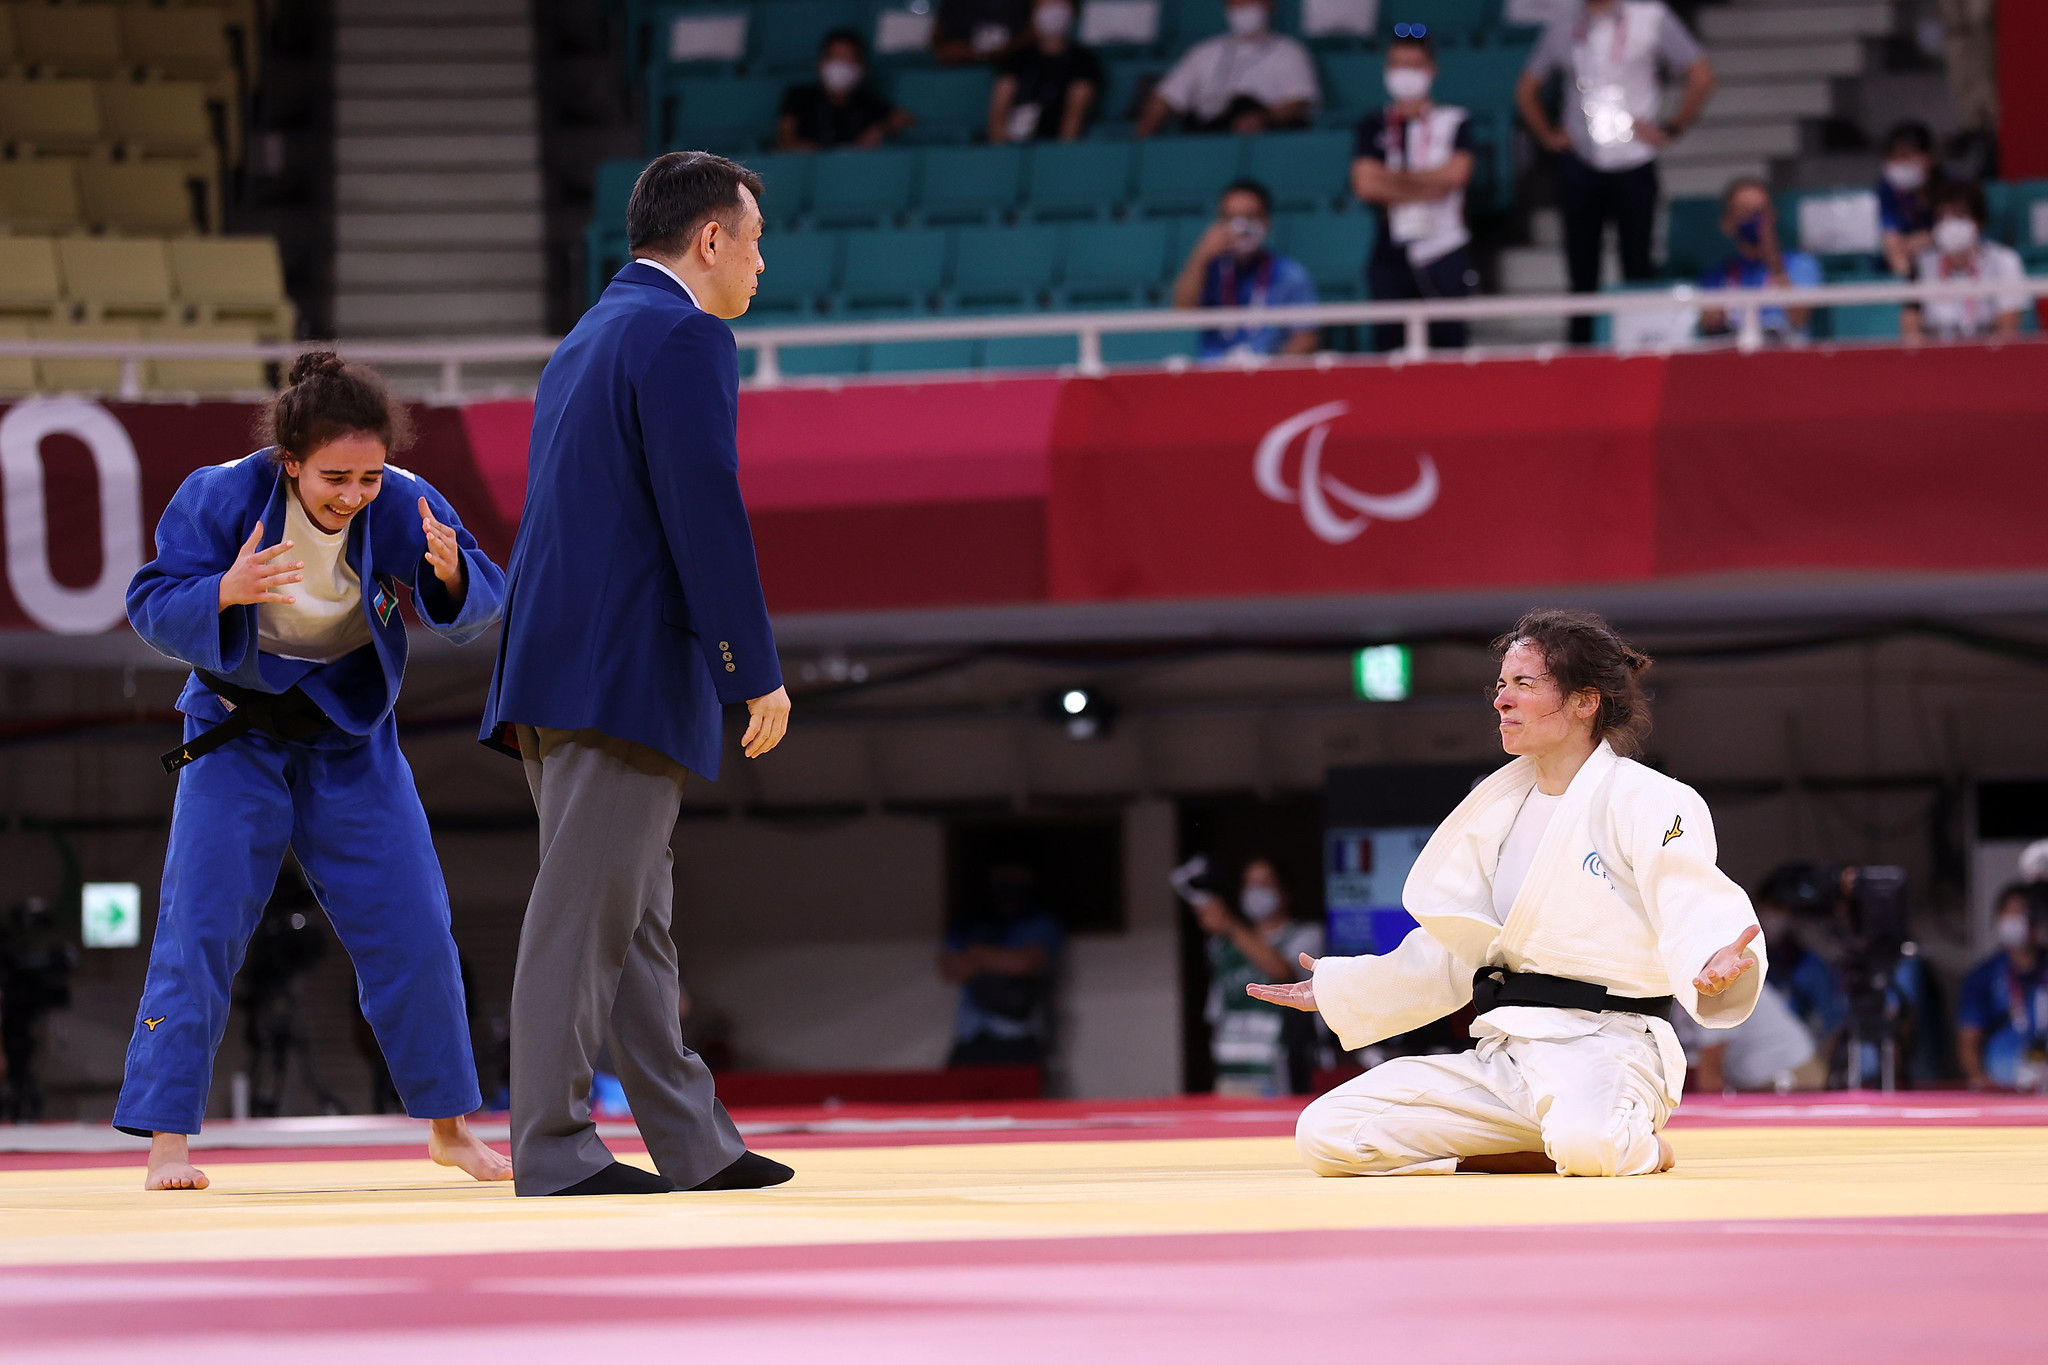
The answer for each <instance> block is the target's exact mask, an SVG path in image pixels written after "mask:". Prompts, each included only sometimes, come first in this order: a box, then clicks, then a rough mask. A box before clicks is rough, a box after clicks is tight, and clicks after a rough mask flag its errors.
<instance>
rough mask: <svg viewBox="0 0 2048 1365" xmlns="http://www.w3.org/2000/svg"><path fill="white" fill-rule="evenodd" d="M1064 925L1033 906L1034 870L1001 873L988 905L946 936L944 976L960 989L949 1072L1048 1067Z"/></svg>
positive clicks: (941, 964)
mask: <svg viewBox="0 0 2048 1365" xmlns="http://www.w3.org/2000/svg"><path fill="white" fill-rule="evenodd" d="M1063 937H1064V936H1063V934H1062V933H1061V930H1060V926H1059V921H1057V920H1055V919H1054V918H1053V917H1052V916H1051V915H1049V914H1047V913H1046V912H1045V911H1044V910H1043V909H1042V908H1040V907H1039V906H1037V905H1034V904H1033V903H1032V900H1031V870H1030V869H1029V868H1027V867H1022V866H1007V867H999V868H997V869H995V871H994V872H993V873H991V874H990V876H989V895H988V900H987V902H986V903H985V904H984V905H983V906H981V907H980V908H979V909H978V910H977V911H976V912H974V913H972V914H969V915H968V916H967V917H965V918H964V919H963V920H962V921H961V922H960V923H959V924H957V925H955V926H954V927H953V928H952V929H951V930H950V931H949V932H948V933H947V934H946V941H945V945H944V947H943V948H941V949H940V952H939V975H940V976H941V977H943V978H944V979H945V980H946V981H947V982H948V983H949V984H951V985H955V986H958V987H959V988H960V1005H959V1008H958V1010H957V1011H956V1012H955V1014H954V1016H953V1050H952V1052H951V1054H950V1055H948V1057H947V1058H946V1065H947V1066H1042V1065H1044V1063H1045V1060H1046V1057H1047V1056H1048V1054H1049V1053H1050V1052H1051V1050H1052V1023H1053V1020H1052V997H1053V983H1054V980H1055V977H1056V975H1057V972H1058V969H1059V956H1060V946H1061V942H1062V939H1063Z"/></svg>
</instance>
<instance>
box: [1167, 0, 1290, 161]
mask: <svg viewBox="0 0 2048 1365" xmlns="http://www.w3.org/2000/svg"><path fill="white" fill-rule="evenodd" d="M1223 15H1224V18H1225V19H1227V20H1228V21H1229V23H1230V32H1228V33H1221V34H1218V35H1217V36H1216V37H1214V38H1206V39H1204V40H1203V41H1201V42H1199V43H1196V44H1195V45H1194V46H1193V47H1191V48H1189V49H1188V50H1187V52H1186V53H1184V54H1183V55H1182V56H1181V59H1180V60H1179V61H1177V62H1175V63H1174V64H1173V69H1172V70H1171V71H1168V72H1167V73H1166V75H1165V76H1164V77H1162V78H1161V79H1160V81H1159V84H1158V85H1156V86H1154V87H1153V88H1152V93H1151V95H1150V96H1149V97H1148V98H1147V99H1146V101H1145V109H1144V112H1143V113H1141V114H1139V116H1138V126H1137V128H1136V130H1135V131H1136V133H1137V135H1138V136H1139V137H1150V136H1152V135H1153V134H1154V133H1156V132H1158V131H1159V129H1160V128H1161V127H1162V126H1163V125H1164V124H1165V123H1166V120H1167V117H1168V116H1169V115H1174V116H1177V117H1178V118H1179V119H1180V120H1181V123H1182V126H1184V127H1185V128H1186V129H1187V130H1188V131H1189V132H1191V133H1199V132H1210V133H1220V132H1230V133H1262V132H1265V131H1267V130H1269V129H1273V128H1299V127H1302V126H1304V125H1305V124H1307V122H1308V121H1309V119H1310V117H1311V116H1312V115H1314V113H1315V110H1316V105H1317V104H1318V103H1320V102H1321V100H1322V92H1321V90H1320V89H1319V88H1318V87H1317V85H1316V67H1315V62H1314V61H1313V60H1312V59H1311V58H1310V57H1309V55H1308V49H1307V48H1305V47H1303V46H1302V45H1301V44H1300V43H1299V42H1297V41H1295V40H1294V39H1292V38H1289V37H1286V36H1284V35H1282V34H1278V33H1275V32H1273V0H1226V4H1225V8H1224V11H1223Z"/></svg>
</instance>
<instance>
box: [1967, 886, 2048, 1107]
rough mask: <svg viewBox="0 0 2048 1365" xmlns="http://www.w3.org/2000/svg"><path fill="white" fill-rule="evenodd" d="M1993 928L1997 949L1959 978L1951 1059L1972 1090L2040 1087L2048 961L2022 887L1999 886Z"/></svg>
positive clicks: (2046, 1045) (2047, 1041)
mask: <svg viewBox="0 0 2048 1365" xmlns="http://www.w3.org/2000/svg"><path fill="white" fill-rule="evenodd" d="M1993 927H1994V929H1995V932H1996V935H1997V938H1998V945H1999V949H1998V951H1997V952H1996V953H1994V954H1992V955H1991V956H1990V957H1989V958H1987V959H1985V960H1984V961H1983V962H1981V963H1979V964H1978V965H1977V967H1976V969H1975V970H1974V971H1972V972H1971V973H1970V974H1969V975H1968V976H1966V977H1964V978H1963V989H1962V996H1961V999H1960V1000H1959V1001H1958V1002H1957V1004H1956V1059H1957V1060H1958V1061H1959V1062H1961V1063H1962V1067H1963V1079H1964V1081H1965V1082H1967V1083H1968V1085H1969V1087H1970V1088H1971V1089H1972V1090H1993V1089H1997V1090H2035V1089H2039V1088H2040V1087H2041V1086H2042V1084H2043V1081H2044V1079H2048V1076H2044V1071H2048V1057H2044V1053H2048V962H2044V961H2043V958H2042V953H2041V942H2040V932H2039V929H2038V928H2037V926H2036V925H2035V923H2034V901H2033V895H2032V893H2031V892H2030V891H2029V889H2028V888H2027V887H2025V886H2017V885H2015V886H2009V887H2007V888H2006V889H2005V890H2004V891H2003V892H2001V893H2000V895H1999V898H1998V917H1997V919H1996V920H1995V921H1994V922H1993Z"/></svg>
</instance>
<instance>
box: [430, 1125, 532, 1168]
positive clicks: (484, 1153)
mask: <svg viewBox="0 0 2048 1365" xmlns="http://www.w3.org/2000/svg"><path fill="white" fill-rule="evenodd" d="M427 1155H428V1156H430V1157H432V1158H434V1160H435V1161H436V1162H438V1163H439V1164H441V1165H443V1166H453V1167H455V1168H456V1169H457V1170H460V1171H467V1172H468V1173H469V1175H470V1177H471V1178H472V1179H475V1180H510V1179H511V1178H512V1159H511V1158H510V1157H508V1156H506V1155H505V1154H504V1153H503V1152H500V1151H499V1150H498V1149H497V1148H495V1147H491V1146H487V1145H486V1144H485V1142H484V1140H483V1139H482V1138H480V1137H478V1136H477V1135H476V1134H475V1133H472V1132H470V1131H469V1123H468V1121H467V1120H466V1119H464V1118H463V1117H462V1116H461V1115H459V1114H458V1115H457V1116H456V1117H454V1118H452V1119H430V1120H428V1122H427Z"/></svg>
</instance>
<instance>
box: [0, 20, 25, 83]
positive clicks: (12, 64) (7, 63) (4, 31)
mask: <svg viewBox="0 0 2048 1365" xmlns="http://www.w3.org/2000/svg"><path fill="white" fill-rule="evenodd" d="M20 65H21V59H20V58H19V57H17V56H16V55H15V47H14V6H12V5H0V71H14V70H16V69H17V68H18V67H19V66H20Z"/></svg>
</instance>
